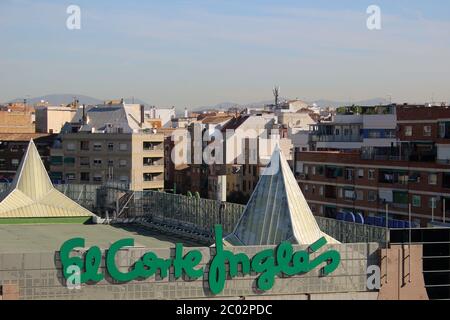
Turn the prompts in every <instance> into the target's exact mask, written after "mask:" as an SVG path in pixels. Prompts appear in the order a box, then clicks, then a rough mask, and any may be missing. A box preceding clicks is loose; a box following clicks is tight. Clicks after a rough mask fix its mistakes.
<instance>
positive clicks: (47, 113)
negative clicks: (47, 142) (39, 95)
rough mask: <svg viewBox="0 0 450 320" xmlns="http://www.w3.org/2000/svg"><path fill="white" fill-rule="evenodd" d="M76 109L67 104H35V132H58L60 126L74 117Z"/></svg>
mask: <svg viewBox="0 0 450 320" xmlns="http://www.w3.org/2000/svg"><path fill="white" fill-rule="evenodd" d="M76 111H77V109H76V108H75V107H73V106H71V105H69V106H37V107H36V108H35V115H36V132H41V133H60V132H61V129H62V127H63V126H64V124H66V123H67V122H71V121H72V119H73V118H74V117H75V114H76Z"/></svg>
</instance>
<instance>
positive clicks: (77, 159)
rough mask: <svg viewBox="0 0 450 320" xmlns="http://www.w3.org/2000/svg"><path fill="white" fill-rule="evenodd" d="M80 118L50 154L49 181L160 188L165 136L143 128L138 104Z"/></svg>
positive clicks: (106, 108) (89, 112)
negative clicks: (50, 179)
mask: <svg viewBox="0 0 450 320" xmlns="http://www.w3.org/2000/svg"><path fill="white" fill-rule="evenodd" d="M79 116H80V117H79V118H77V117H76V118H75V121H74V122H72V123H71V124H68V125H67V126H66V127H65V128H64V130H63V132H62V133H61V135H60V143H59V144H57V145H56V146H55V147H54V148H52V150H51V165H50V170H51V173H50V174H51V178H52V180H53V181H57V182H65V183H81V184H104V183H122V184H128V185H129V187H130V189H131V190H138V191H140V190H161V189H164V134H163V133H157V131H156V129H154V128H149V127H148V126H147V123H148V122H146V121H145V118H144V107H143V106H140V105H136V104H124V103H123V102H120V103H110V104H106V105H100V106H95V107H91V108H89V109H88V110H86V109H83V110H82V112H81V113H80V114H79Z"/></svg>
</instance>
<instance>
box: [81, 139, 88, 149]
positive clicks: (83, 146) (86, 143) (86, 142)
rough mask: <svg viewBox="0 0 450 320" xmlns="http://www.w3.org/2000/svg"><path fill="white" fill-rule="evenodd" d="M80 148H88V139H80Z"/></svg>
mask: <svg viewBox="0 0 450 320" xmlns="http://www.w3.org/2000/svg"><path fill="white" fill-rule="evenodd" d="M80 150H84V151H88V150H89V141H80Z"/></svg>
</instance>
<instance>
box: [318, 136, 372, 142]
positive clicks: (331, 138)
mask: <svg viewBox="0 0 450 320" xmlns="http://www.w3.org/2000/svg"><path fill="white" fill-rule="evenodd" d="M311 140H312V141H313V142H363V137H361V136H359V137H355V136H332V135H313V136H311Z"/></svg>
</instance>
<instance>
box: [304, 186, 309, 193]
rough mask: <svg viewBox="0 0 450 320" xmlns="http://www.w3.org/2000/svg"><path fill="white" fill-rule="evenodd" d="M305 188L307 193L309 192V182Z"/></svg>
mask: <svg viewBox="0 0 450 320" xmlns="http://www.w3.org/2000/svg"><path fill="white" fill-rule="evenodd" d="M304 188H305V193H306V192H308V190H309V187H308V185H307V184H305V187H304Z"/></svg>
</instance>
